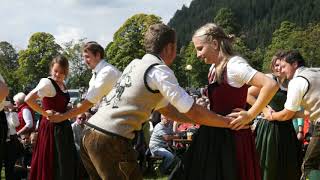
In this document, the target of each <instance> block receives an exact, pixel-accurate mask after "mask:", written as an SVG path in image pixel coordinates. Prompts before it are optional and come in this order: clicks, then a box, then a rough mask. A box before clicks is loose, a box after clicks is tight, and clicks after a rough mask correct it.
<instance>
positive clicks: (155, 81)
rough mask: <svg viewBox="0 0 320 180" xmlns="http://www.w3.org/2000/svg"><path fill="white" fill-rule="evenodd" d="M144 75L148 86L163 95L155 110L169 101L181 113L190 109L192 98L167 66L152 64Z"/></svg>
mask: <svg viewBox="0 0 320 180" xmlns="http://www.w3.org/2000/svg"><path fill="white" fill-rule="evenodd" d="M146 76H147V84H148V86H149V87H150V88H151V89H153V90H159V91H160V93H161V94H162V95H163V97H164V98H163V99H162V100H161V102H160V103H159V104H158V105H157V107H156V110H157V109H161V108H163V107H165V106H167V105H168V104H169V102H170V104H172V105H173V106H174V107H175V108H177V110H178V111H179V112H181V113H186V112H188V111H189V110H190V109H191V107H192V105H193V102H194V100H193V98H192V97H191V96H189V94H188V93H187V92H186V91H185V90H184V89H183V88H182V87H180V85H179V83H178V80H177V78H176V77H175V75H174V73H173V71H172V70H171V69H170V68H169V67H168V66H166V65H157V66H154V67H153V68H151V70H150V71H148V73H147V75H146Z"/></svg>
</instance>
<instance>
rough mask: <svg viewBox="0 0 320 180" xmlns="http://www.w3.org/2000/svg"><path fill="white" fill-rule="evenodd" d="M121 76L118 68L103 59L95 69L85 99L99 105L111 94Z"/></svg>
mask: <svg viewBox="0 0 320 180" xmlns="http://www.w3.org/2000/svg"><path fill="white" fill-rule="evenodd" d="M120 76H121V72H120V71H119V70H118V69H117V68H116V67H114V66H112V65H111V64H109V63H107V62H106V61H105V60H103V59H102V60H101V61H100V62H99V63H98V64H97V66H96V67H95V68H94V69H93V75H92V77H91V79H90V82H89V89H88V92H87V95H86V97H85V99H87V100H88V101H90V102H91V103H93V104H96V103H98V102H99V101H100V100H101V99H102V97H103V96H106V95H107V94H108V93H109V92H110V90H111V89H112V87H113V85H115V84H116V82H117V80H118V79H119V77H120Z"/></svg>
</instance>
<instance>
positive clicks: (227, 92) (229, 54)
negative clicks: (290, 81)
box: [170, 23, 278, 180]
mask: <svg viewBox="0 0 320 180" xmlns="http://www.w3.org/2000/svg"><path fill="white" fill-rule="evenodd" d="M233 38H234V37H232V36H228V35H226V34H225V33H224V31H223V29H222V28H220V27H219V26H217V25H216V24H213V23H208V24H206V25H204V26H202V27H201V28H200V29H198V30H197V31H196V32H195V34H194V35H193V37H192V41H193V43H194V46H195V49H196V51H197V57H198V58H200V59H201V60H203V61H204V63H206V64H212V66H211V68H210V71H209V75H208V77H209V85H208V98H209V101H210V110H211V111H214V112H215V113H217V114H221V115H228V114H230V113H232V112H233V111H234V110H238V111H239V112H234V113H232V114H230V115H231V116H236V117H237V118H236V119H235V120H233V121H232V122H231V126H232V129H227V128H217V127H208V126H201V127H200V128H199V130H198V131H197V133H196V134H195V135H194V137H193V142H192V144H191V146H190V147H189V149H188V150H187V152H186V153H185V155H184V157H183V158H182V161H181V163H180V164H179V165H178V166H177V167H176V169H175V170H174V172H173V173H172V174H171V177H170V178H171V179H201V180H207V179H219V180H260V179H261V175H260V168H259V159H258V156H257V154H256V149H255V143H254V138H253V135H252V132H251V130H250V129H249V126H248V123H250V122H251V121H252V120H253V119H254V118H255V117H256V116H257V115H258V114H259V113H260V112H261V110H262V109H263V107H265V106H266V105H267V104H268V102H269V101H270V100H271V98H272V96H273V95H274V94H275V92H276V91H277V89H278V86H277V84H276V82H275V81H274V80H272V79H271V78H269V77H267V76H265V75H264V74H263V73H260V72H258V71H257V70H255V69H253V68H252V67H251V66H250V65H249V64H248V63H247V61H246V60H245V59H243V58H242V57H240V56H238V55H236V54H235V53H234V52H233V50H232V41H233ZM249 85H252V86H256V87H258V88H260V89H261V91H260V94H259V96H258V97H257V101H256V102H255V103H254V104H253V106H252V107H251V108H250V109H249V110H248V111H244V110H243V109H245V108H246V98H247V91H248V87H249Z"/></svg>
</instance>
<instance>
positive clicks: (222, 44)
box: [192, 23, 235, 83]
mask: <svg viewBox="0 0 320 180" xmlns="http://www.w3.org/2000/svg"><path fill="white" fill-rule="evenodd" d="M195 37H196V38H198V39H199V40H200V41H202V42H205V43H208V42H212V41H213V40H216V41H217V42H218V46H219V57H222V59H221V61H220V63H219V64H218V65H217V66H216V72H215V73H216V74H215V76H216V80H217V81H218V83H221V82H222V80H223V72H224V69H225V67H226V65H227V62H228V61H229V57H230V56H233V55H234V54H235V53H234V51H233V49H232V42H233V41H234V38H235V36H234V35H226V33H225V32H224V31H223V29H222V28H221V27H219V26H218V25H216V24H214V23H207V24H205V25H204V26H202V27H200V28H199V29H198V30H196V32H195V33H194V34H193V36H192V38H195Z"/></svg>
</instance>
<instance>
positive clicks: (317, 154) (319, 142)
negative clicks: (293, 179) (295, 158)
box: [301, 122, 320, 179]
mask: <svg viewBox="0 0 320 180" xmlns="http://www.w3.org/2000/svg"><path fill="white" fill-rule="evenodd" d="M301 169H302V173H303V175H302V178H301V179H304V178H305V177H307V176H308V174H309V172H310V171H311V170H320V122H317V123H316V124H315V126H314V130H313V134H312V138H311V140H310V143H309V145H308V148H307V151H306V154H305V157H304V160H303V164H302V167H301Z"/></svg>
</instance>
